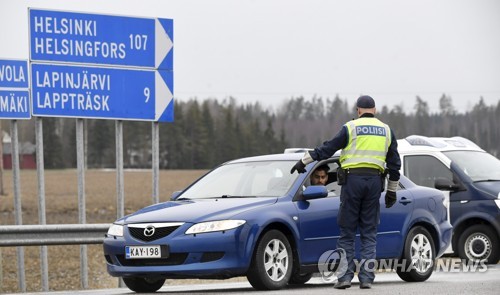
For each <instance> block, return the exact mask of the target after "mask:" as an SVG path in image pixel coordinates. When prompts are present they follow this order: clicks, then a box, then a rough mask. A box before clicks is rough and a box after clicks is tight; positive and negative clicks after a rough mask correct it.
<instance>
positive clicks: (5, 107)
mask: <svg viewBox="0 0 500 295" xmlns="http://www.w3.org/2000/svg"><path fill="white" fill-rule="evenodd" d="M0 119H12V120H19V119H31V112H30V94H29V90H28V89H26V90H0Z"/></svg>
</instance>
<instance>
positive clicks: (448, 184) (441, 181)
mask: <svg viewBox="0 0 500 295" xmlns="http://www.w3.org/2000/svg"><path fill="white" fill-rule="evenodd" d="M434 187H435V188H437V189H438V190H443V191H452V192H454V191H458V190H459V189H460V186H459V185H457V184H455V183H453V181H451V180H449V179H448V178H438V179H436V180H435V181H434Z"/></svg>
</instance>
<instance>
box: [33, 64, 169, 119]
mask: <svg viewBox="0 0 500 295" xmlns="http://www.w3.org/2000/svg"><path fill="white" fill-rule="evenodd" d="M31 83H32V84H31V85H32V87H31V89H32V90H31V91H32V92H31V97H32V100H33V115H34V116H42V117H44V116H45V117H76V118H95V119H116V120H139V121H159V122H172V121H173V108H174V103H173V99H172V92H173V72H171V71H162V70H156V71H154V70H146V69H127V68H109V67H90V66H74V65H51V64H38V63H32V64H31Z"/></svg>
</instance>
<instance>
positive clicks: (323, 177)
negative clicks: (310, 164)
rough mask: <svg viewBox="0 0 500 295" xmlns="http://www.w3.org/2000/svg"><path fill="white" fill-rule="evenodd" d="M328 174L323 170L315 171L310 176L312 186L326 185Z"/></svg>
mask: <svg viewBox="0 0 500 295" xmlns="http://www.w3.org/2000/svg"><path fill="white" fill-rule="evenodd" d="M327 181H328V174H327V173H326V172H325V171H324V170H317V171H314V173H313V174H312V175H311V184H312V185H326V182H327Z"/></svg>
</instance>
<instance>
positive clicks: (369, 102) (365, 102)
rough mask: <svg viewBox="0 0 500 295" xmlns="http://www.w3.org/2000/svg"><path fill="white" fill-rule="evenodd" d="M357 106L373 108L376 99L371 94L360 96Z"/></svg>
mask: <svg viewBox="0 0 500 295" xmlns="http://www.w3.org/2000/svg"><path fill="white" fill-rule="evenodd" d="M356 106H357V107H358V108H362V109H373V108H374V107H375V100H373V98H371V96H368V95H363V96H360V97H359V98H358V101H357V102H356Z"/></svg>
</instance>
